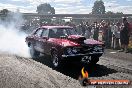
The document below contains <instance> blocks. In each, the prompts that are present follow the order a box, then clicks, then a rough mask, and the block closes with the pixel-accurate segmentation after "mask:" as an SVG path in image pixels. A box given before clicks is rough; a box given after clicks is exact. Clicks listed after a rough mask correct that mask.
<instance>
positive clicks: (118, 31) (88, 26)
mask: <svg viewBox="0 0 132 88" xmlns="http://www.w3.org/2000/svg"><path fill="white" fill-rule="evenodd" d="M41 25H48V26H49V25H60V24H54V23H50V24H49V23H45V24H41ZM61 25H65V26H72V27H74V28H75V29H76V31H77V32H78V34H79V35H83V36H85V37H86V38H92V39H95V40H98V41H102V42H104V44H105V47H106V48H112V49H120V51H125V52H128V51H127V48H128V44H129V38H130V35H131V33H132V32H131V30H132V24H130V23H129V22H128V21H127V19H126V18H124V19H123V20H122V22H116V23H112V22H111V23H110V22H106V21H101V22H93V23H89V22H81V23H80V24H74V23H72V22H66V23H65V24H61Z"/></svg>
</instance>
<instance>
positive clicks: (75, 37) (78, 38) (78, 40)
mask: <svg viewBox="0 0 132 88" xmlns="http://www.w3.org/2000/svg"><path fill="white" fill-rule="evenodd" d="M68 40H70V41H73V42H76V43H79V44H81V43H84V40H86V38H85V37H84V36H81V35H70V36H68Z"/></svg>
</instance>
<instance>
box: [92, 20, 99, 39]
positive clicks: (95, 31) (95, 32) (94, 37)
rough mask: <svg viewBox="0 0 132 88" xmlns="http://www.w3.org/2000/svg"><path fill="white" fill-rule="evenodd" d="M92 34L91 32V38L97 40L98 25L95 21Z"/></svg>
mask: <svg viewBox="0 0 132 88" xmlns="http://www.w3.org/2000/svg"><path fill="white" fill-rule="evenodd" d="M93 29H94V34H93V39H95V40H98V37H99V27H98V25H97V22H94V27H93Z"/></svg>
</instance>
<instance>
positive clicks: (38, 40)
mask: <svg viewBox="0 0 132 88" xmlns="http://www.w3.org/2000/svg"><path fill="white" fill-rule="evenodd" d="M26 43H27V45H28V47H29V48H30V53H31V56H32V57H33V58H36V57H39V55H40V53H43V54H47V55H50V56H51V61H52V64H53V66H54V67H59V66H60V65H61V64H62V63H63V62H68V61H69V62H85V63H88V64H96V63H97V62H98V61H99V57H100V56H102V54H103V51H104V44H103V43H102V42H99V41H96V40H93V39H86V38H85V37H84V36H81V35H78V33H76V31H75V29H74V28H72V27H70V26H43V27H40V28H38V29H36V30H35V31H34V32H33V33H32V34H31V35H29V36H27V37H26Z"/></svg>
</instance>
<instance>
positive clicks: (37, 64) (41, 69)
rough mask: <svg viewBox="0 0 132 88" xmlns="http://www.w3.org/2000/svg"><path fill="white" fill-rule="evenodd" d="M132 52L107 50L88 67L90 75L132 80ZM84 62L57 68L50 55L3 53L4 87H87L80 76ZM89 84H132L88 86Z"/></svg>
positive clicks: (0, 75) (121, 87)
mask: <svg viewBox="0 0 132 88" xmlns="http://www.w3.org/2000/svg"><path fill="white" fill-rule="evenodd" d="M131 56H132V54H130V53H128V54H126V53H124V52H121V53H119V52H117V51H115V50H106V52H105V54H104V55H103V56H102V57H101V58H100V61H99V62H98V63H97V65H96V66H95V67H88V66H86V67H87V71H88V72H89V79H128V80H130V81H132V64H131V63H132V60H131V59H132V58H131ZM81 69H82V67H81V66H80V65H74V64H69V65H66V66H64V67H62V68H60V69H53V68H52V66H51V63H50V62H49V58H48V57H43V56H42V57H40V58H38V59H37V60H36V61H35V60H33V59H31V58H23V57H19V56H16V55H10V54H5V53H1V54H0V88H84V87H82V86H81V85H80V83H79V81H78V77H79V75H80V74H81ZM86 88H132V85H119V86H118V85H116V86H114V85H113V86H109V85H106V86H87V87H86Z"/></svg>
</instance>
